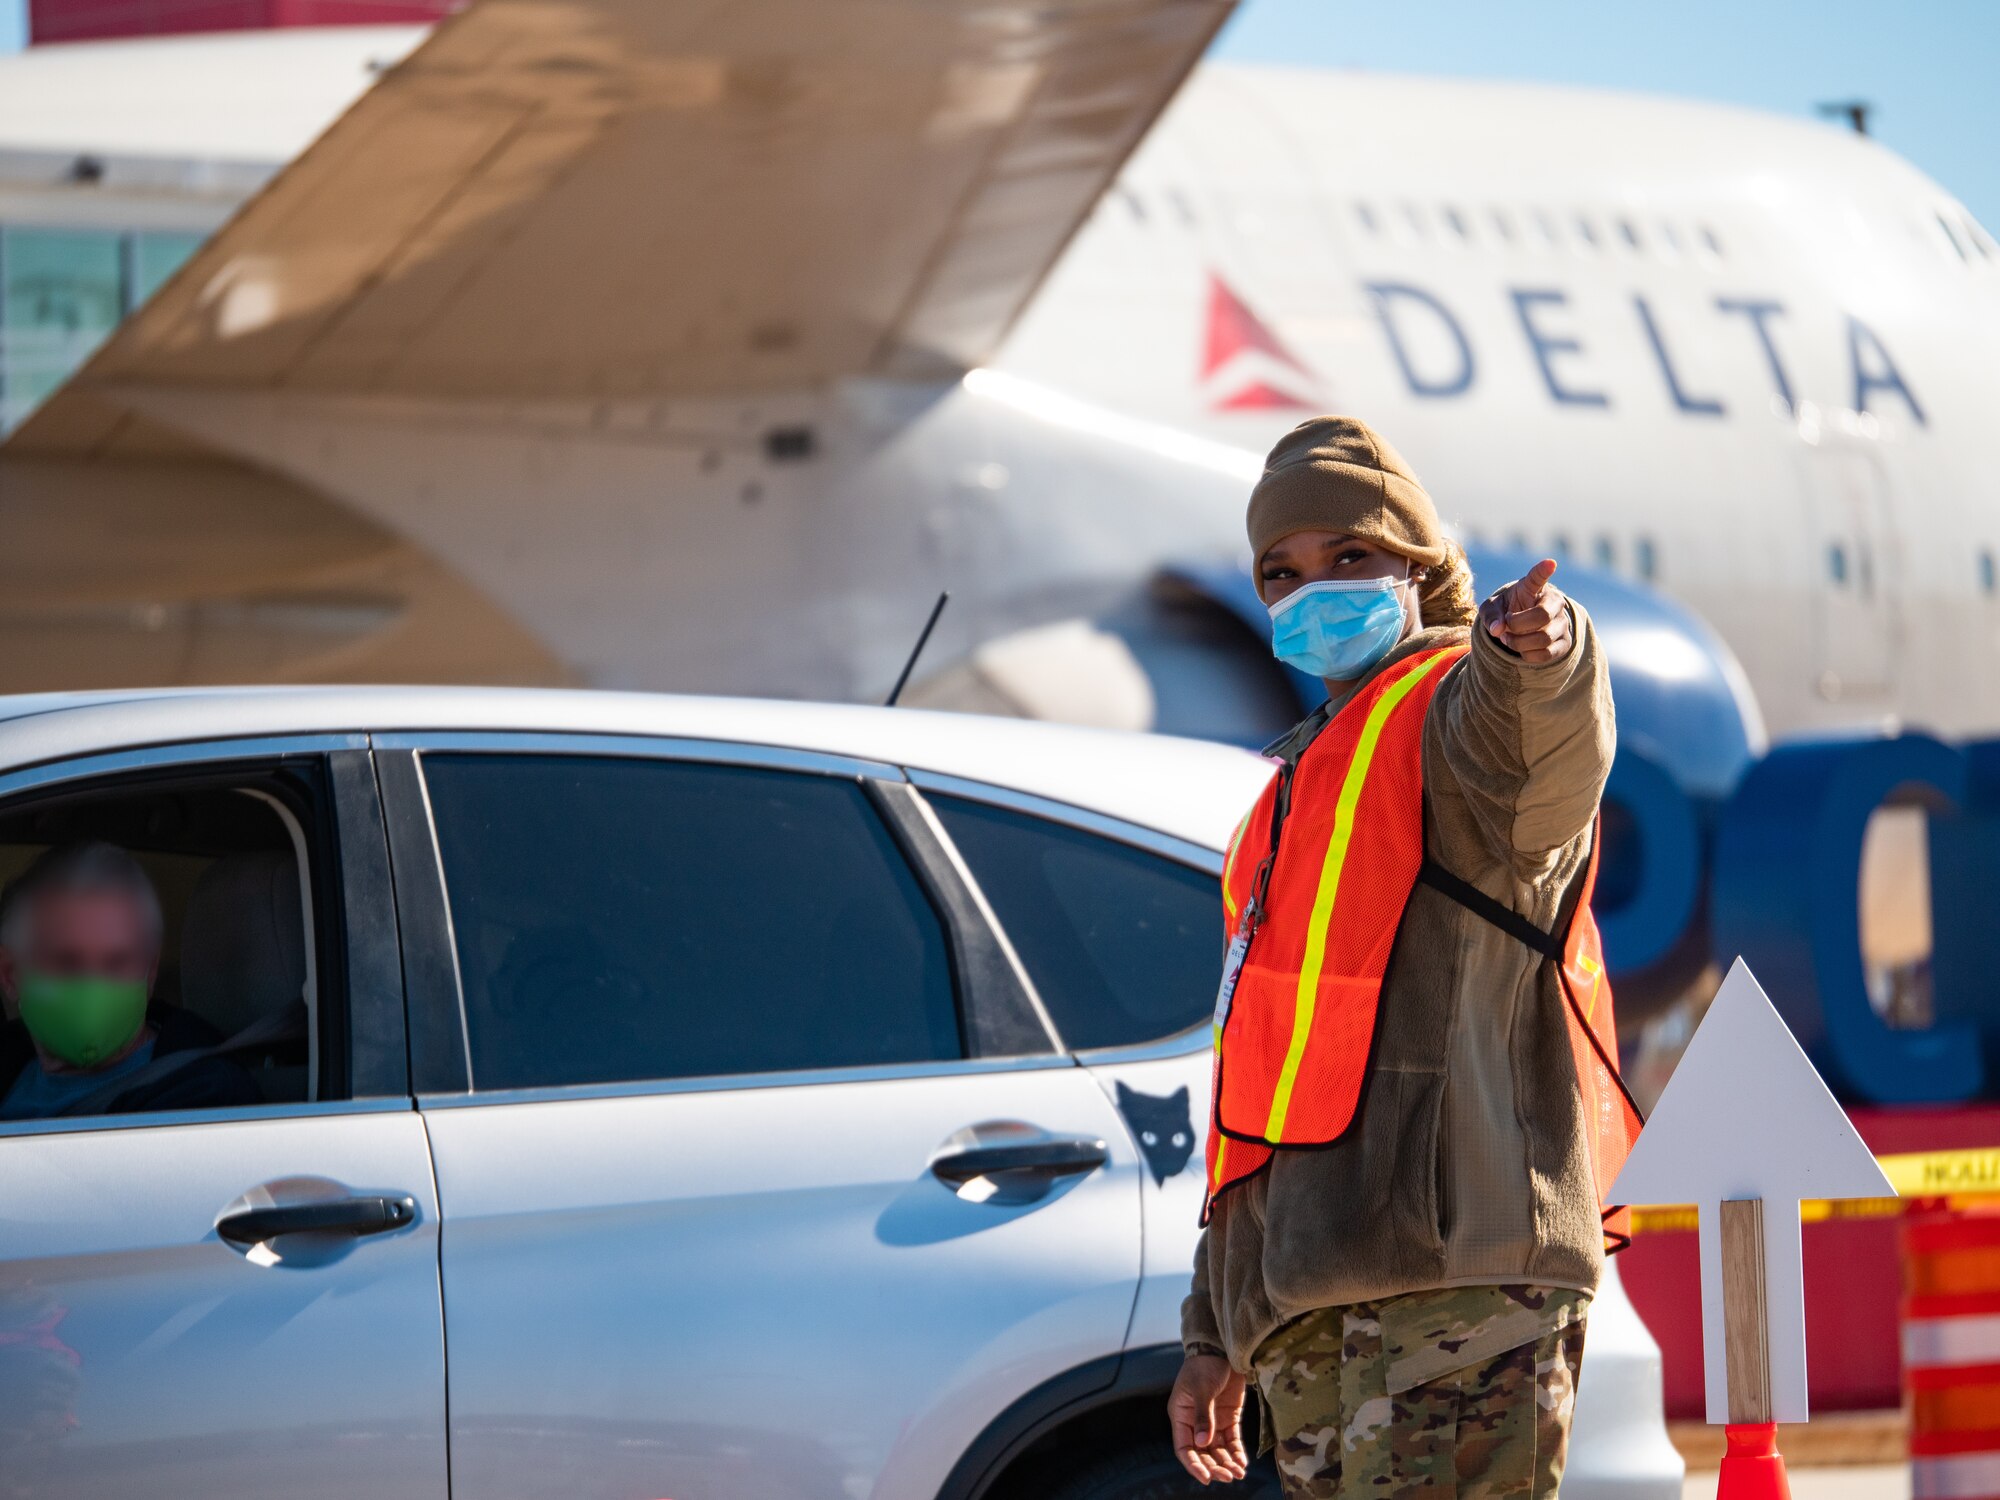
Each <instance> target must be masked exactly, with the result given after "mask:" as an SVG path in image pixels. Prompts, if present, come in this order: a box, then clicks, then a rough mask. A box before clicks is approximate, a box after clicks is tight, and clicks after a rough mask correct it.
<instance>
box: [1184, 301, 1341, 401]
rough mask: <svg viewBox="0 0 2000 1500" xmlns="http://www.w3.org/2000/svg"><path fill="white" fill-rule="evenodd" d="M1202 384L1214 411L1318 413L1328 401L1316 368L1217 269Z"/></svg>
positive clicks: (1205, 341) (1203, 358) (1210, 302)
mask: <svg viewBox="0 0 2000 1500" xmlns="http://www.w3.org/2000/svg"><path fill="white" fill-rule="evenodd" d="M1201 384H1202V388H1203V389H1204V390H1205V391H1206V392H1207V394H1208V405H1209V410H1211V411H1316V410H1318V409H1319V408H1320V407H1321V406H1323V405H1325V402H1324V401H1322V400H1321V399H1320V397H1319V395H1318V385H1319V381H1318V379H1317V377H1315V376H1314V374H1313V372H1312V371H1311V370H1309V369H1307V368H1306V367H1305V365H1304V363H1303V362H1301V361H1300V359H1299V357H1298V356H1297V355H1295V354H1294V353H1292V351H1291V350H1289V349H1287V348H1286V347H1285V346H1284V343H1283V342H1282V341H1281V340H1280V339H1279V338H1278V336H1277V335H1276V334H1275V333H1273V332H1271V330H1270V329H1268V328H1266V327H1265V326H1264V322H1263V320H1262V319H1261V318H1259V317H1258V316H1257V315H1256V314H1255V313H1254V312H1252V311H1251V310H1250V308H1249V305H1248V304H1247V303H1245V302H1244V300H1243V299H1242V298H1241V297H1239V296H1237V295H1236V293H1235V292H1233V291H1232V290H1230V287H1229V283H1228V282H1226V281H1224V280H1223V279H1222V278H1221V277H1220V276H1218V275H1216V274H1215V273H1214V272H1213V271H1211V272H1209V276H1208V334H1207V337H1206V339H1205V340H1204V344H1203V349H1202V357H1201Z"/></svg>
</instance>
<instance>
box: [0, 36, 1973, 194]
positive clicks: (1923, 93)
mask: <svg viewBox="0 0 2000 1500" xmlns="http://www.w3.org/2000/svg"><path fill="white" fill-rule="evenodd" d="M25 11H26V5H25V0H0V49H6V48H12V47H16V46H19V45H20V44H21V41H22V38H23V35H24V32H25V29H26V28H25V23H24V20H23V17H24V15H25ZM1216 51H1217V54H1218V55H1219V56H1223V57H1234V58H1241V59H1244V60H1247V61H1263V62H1293V63H1306V64H1313V63H1323V64H1332V65H1337V66H1343V67H1360V68H1376V69H1381V70H1383V71H1387V72H1401V73H1445V74H1452V75H1456V76H1459V77H1468V78H1522V79H1532V80H1537V81H1541V82H1547V83H1588V84H1595V85H1599V86H1601V87H1608V88H1632V89H1645V90H1648V91H1651V92H1654V93H1662V94H1685V95H1690V96H1693V97H1697V98H1703V99H1718V100H1723V101H1726V102H1728V103H1733V104H1747V105H1752V106H1755V107H1757V108H1760V109H1768V110H1776V111H1779V112H1781V113H1785V114H1795V115H1807V116H1810V115H1811V114H1812V108H1813V105H1814V103H1815V102H1816V101H1818V100H1823V99H1848V98H1863V99H1867V100H1869V101H1871V102H1872V103H1873V104H1874V106H1875V119H1874V131H1875V134H1876V135H1877V136H1878V137H1879V138H1880V139H1881V140H1882V141H1884V142H1885V143H1887V144H1888V145H1890V146H1892V147H1894V148H1895V149H1896V150H1898V151H1900V152H1901V153H1902V154H1903V155H1905V156H1907V157H1908V158H1910V160H1912V161H1914V162H1915V163H1916V164H1917V165H1918V166H1920V167H1922V168H1923V169H1924V170H1925V171H1926V172H1928V173H1930V175H1931V176H1933V177H1935V178H1936V179H1937V180H1938V181H1939V182H1942V183H1943V184H1944V185H1945V186H1946V187H1947V188H1949V189H1950V190H1951V191H1952V192H1954V193H1956V194H1957V195H1958V196H1959V197H1960V198H1962V199H1963V200H1964V201H1965V203H1966V204H1967V206H1969V207H1970V208H1971V209H1972V211H1973V213H1974V214H1976V215H1977V216H1978V217H1979V219H1980V220H1981V221H1982V222H1983V223H1984V224H1985V225H1986V226H1987V228H1988V229H1989V230H1996V231H2000V152H1995V151H1993V150H1992V149H1990V146H1989V145H1988V144H1986V143H1990V142H1991V141H1993V140H1994V139H1995V138H1996V137H2000V89H1996V88H1995V87H1994V78H1995V74H1996V71H2000V0H1915V3H1911V4H1906V5H1902V6H1891V5H1885V4H1883V3H1882V0H1811V3H1807V0H1786V3H1777V0H1677V3H1675V4H1673V5H1639V4H1630V3H1615V0H1613V3H1607V0H1534V3H1530V4H1520V3H1516V4H1498V3H1495V0H1369V3H1367V4H1362V3H1358V0H1244V4H1243V8H1242V9H1241V10H1240V11H1239V12H1238V13H1237V16H1236V18H1235V19H1234V20H1233V21H1232V22H1231V23H1230V25H1229V28H1228V29H1227V30H1226V31H1225V32H1224V33H1223V35H1222V37H1221V39H1220V40H1219V42H1218V43H1217V47H1216Z"/></svg>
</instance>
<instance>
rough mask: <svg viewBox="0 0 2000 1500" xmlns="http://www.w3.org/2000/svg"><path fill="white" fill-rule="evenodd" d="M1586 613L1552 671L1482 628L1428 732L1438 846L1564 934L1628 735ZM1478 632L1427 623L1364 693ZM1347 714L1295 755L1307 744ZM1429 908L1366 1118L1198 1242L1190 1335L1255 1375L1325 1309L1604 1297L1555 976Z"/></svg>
mask: <svg viewBox="0 0 2000 1500" xmlns="http://www.w3.org/2000/svg"><path fill="white" fill-rule="evenodd" d="M1570 610H1571V620H1572V622H1573V624H1574V626H1575V635H1576V644H1575V646H1574V648H1573V649H1572V650H1571V651H1570V653H1569V655H1567V656H1566V657H1564V658H1563V660H1561V661H1559V662H1552V663H1548V664H1546V665H1543V666H1530V665H1528V664H1527V663H1525V662H1523V661H1521V660H1520V658H1518V657H1516V656H1514V655H1512V654H1511V653H1510V652H1508V651H1507V650H1505V649H1504V648H1503V647H1501V646H1500V645H1499V644H1498V643H1497V642H1496V641H1494V640H1493V638H1492V637H1491V636H1489V635H1487V634H1486V633H1485V632H1484V631H1483V630H1477V629H1475V630H1474V631H1473V632H1472V649H1471V651H1470V652H1469V653H1468V654H1467V656H1466V657H1465V659H1464V661H1462V662H1461V663H1460V664H1459V665H1458V666H1457V667H1456V668H1455V669H1454V670H1453V672H1452V674H1451V675H1450V676H1449V677H1448V678H1446V679H1445V681H1444V682H1443V683H1442V684H1441V685H1440V686H1439V688H1438V692H1437V696H1436V697H1435V698H1434V699H1433V701H1432V703H1431V708H1430V713H1429V717H1428V719H1427V720H1426V722H1425V725H1424V802H1425V812H1424V817H1425V827H1426V833H1427V836H1428V838H1429V839H1430V848H1431V852H1432V854H1433V855H1434V856H1435V857H1436V858H1437V859H1438V860H1439V862H1440V863H1442V864H1443V865H1444V866H1445V867H1446V868H1447V869H1449V870H1451V871H1452V872H1454V873H1455V874H1457V875H1459V876H1461V877H1462V878H1464V879H1465V880H1468V881H1470V882H1471V883H1472V884H1474V885H1476V886H1478V887H1479V889H1480V890H1482V891H1484V892H1486V893H1487V894H1488V895H1490V896H1492V897H1494V898H1495V899H1497V900H1499V901H1503V902H1505V903H1506V904H1507V905H1509V906H1511V907H1513V909H1514V910H1516V911H1518V912H1520V913H1521V914H1522V915H1523V916H1525V917H1527V918H1528V920H1530V921H1532V922H1534V923H1536V924H1537V925H1538V926H1541V927H1543V928H1550V927H1552V926H1554V924H1555V922H1556V920H1557V917H1558V914H1559V908H1560V907H1561V905H1562V902H1563V898H1564V896H1565V895H1566V894H1567V893H1568V891H1569V889H1570V887H1571V885H1572V884H1573V883H1574V882H1575V881H1576V880H1578V879H1579V878H1580V877H1581V876H1582V873H1583V869H1584V864H1585V861H1586V857H1587V855H1588V854H1589V849H1590V838H1591V828H1592V822H1593V820H1594V818H1595V817H1596V814H1597V802H1598V796H1599V794H1600V793H1601V792H1602V791H1603V789H1604V778H1605V774H1606V773H1607V772H1608V771H1609V769H1610V766H1611V756H1612V751H1613V749H1614V747H1615V740H1614V730H1613V720H1612V707H1611V688H1610V684H1609V682H1608V680H1607V678H1606V676H1605V666H1604V654H1603V650H1602V648H1601V646H1600V644H1599V642H1598V639H1597V634H1596V631H1595V630H1594V629H1592V627H1591V624H1590V619H1589V617H1588V615H1586V614H1585V613H1584V611H1583V610H1582V609H1581V608H1579V607H1577V606H1576V605H1575V604H1574V603H1573V602H1572V604H1571V606H1570ZM1465 637H1466V631H1465V630H1464V629H1462V628H1460V629H1432V630H1425V631H1423V632H1421V633H1420V634H1418V635H1414V636H1411V637H1410V638H1409V639H1407V640H1405V641H1404V642H1402V643H1401V644H1400V645H1399V646H1397V648H1396V649H1395V650H1394V651H1392V652H1390V653H1389V655H1388V656H1386V657H1384V658H1383V660H1382V661H1381V662H1379V663H1377V665H1376V667H1375V669H1374V671H1373V672H1370V673H1369V675H1368V677H1365V678H1363V679H1362V682H1361V683H1357V684H1356V690H1358V689H1359V687H1360V686H1361V685H1362V684H1365V683H1366V682H1368V681H1370V680H1372V678H1373V677H1374V676H1375V674H1376V673H1377V672H1380V671H1382V670H1384V669H1385V668H1387V667H1389V666H1391V665H1393V664H1394V663H1396V662H1398V661H1401V660H1403V659H1404V658H1406V657H1408V656H1410V655H1412V654H1413V653H1415V652H1418V651H1427V650H1431V649H1433V648H1435V647H1438V646H1443V645H1449V644H1451V643H1453V642H1456V641H1460V640H1464V639H1465ZM1350 696H1351V694H1350ZM1341 701H1342V702H1345V701H1346V700H1345V699H1343V700H1341ZM1337 707H1338V705H1337V704H1335V705H1330V708H1329V710H1321V711H1320V712H1319V713H1318V714H1316V715H1315V716H1314V717H1313V718H1311V719H1308V720H1307V721H1306V722H1305V723H1304V724H1302V725H1300V726H1299V729H1298V730H1297V731H1295V732H1294V734H1293V735H1291V736H1288V737H1287V739H1286V741H1284V742H1282V743H1281V747H1280V748H1281V751H1287V752H1289V753H1291V754H1297V753H1298V751H1299V750H1301V749H1303V747H1304V745H1305V743H1307V740H1308V738H1309V736H1310V734H1312V733H1313V732H1315V731H1316V730H1317V728H1318V727H1319V725H1320V724H1322V723H1324V720H1325V716H1326V713H1327V712H1329V711H1330V710H1331V709H1336V708H1337ZM1410 902H1411V905H1410V910H1409V912H1408V915H1407V917H1406V919H1405V922H1404V924H1403V931H1402V935H1401V936H1400V937H1399V938H1398V939H1397V942H1396V948H1395V952H1394V954H1393V955H1392V957H1391V958H1390V961H1389V971H1388V975H1387V979H1386V982H1385V984H1384V987H1383V992H1382V1002H1381V1004H1382V1013H1381V1018H1380V1021H1379V1023H1378V1029H1379V1034H1378V1038H1377V1042H1376V1047H1375V1056H1374V1058H1373V1061H1372V1062H1371V1064H1370V1066H1369V1070H1368V1076H1367V1079H1366V1081H1365V1082H1364V1083H1363V1085H1362V1096H1361V1107H1360V1110H1359V1112H1358V1114H1357V1116H1356V1119H1355V1123H1354V1125H1353V1126H1352V1127H1351V1128H1350V1129H1349V1130H1348V1132H1347V1134H1346V1135H1344V1136H1343V1137H1342V1138H1341V1139H1340V1140H1338V1141H1336V1142H1335V1143H1334V1144H1333V1145H1331V1146H1328V1147H1326V1148H1324V1149H1321V1150H1299V1151H1280V1152H1278V1153H1277V1154H1276V1156H1275V1158H1274V1159H1273V1161H1272V1162H1271V1165H1270V1167H1269V1169H1268V1170H1266V1171H1264V1172H1262V1173H1259V1174H1258V1175H1257V1176H1256V1177H1254V1178H1252V1179H1250V1180H1249V1181H1247V1182H1244V1183H1242V1184H1240V1185H1238V1186H1236V1187H1234V1188H1232V1189H1230V1190H1229V1191H1228V1192H1227V1193H1225V1194H1224V1195H1223V1196H1222V1198H1221V1199H1220V1201H1218V1203H1217V1204H1216V1206H1215V1212H1214V1214H1213V1215H1212V1216H1211V1218H1210V1221H1209V1225H1208V1228H1207V1230H1206V1231H1204V1233H1203V1234H1202V1237H1201V1240H1200V1242H1199V1244H1198V1245H1197V1246H1196V1249H1195V1263H1194V1286H1193V1289H1192V1291H1191V1292H1190V1293H1189V1295H1188V1298H1187V1300H1186V1301H1185V1302H1183V1303H1182V1304H1181V1338H1182V1342H1183V1343H1184V1344H1185V1345H1186V1346H1188V1347H1189V1348H1191V1349H1192V1348H1206V1349H1213V1350H1219V1351H1221V1352H1222V1353H1224V1354H1226V1355H1227V1356H1228V1357H1229V1362H1230V1364H1232V1365H1233V1366H1235V1367H1236V1368H1237V1369H1238V1370H1243V1371H1248V1370H1249V1368H1250V1362H1251V1356H1252V1354H1253V1353H1254V1352H1255V1351H1256V1348H1257V1346H1258V1345H1259V1344H1260V1343H1262V1342H1263V1341H1264V1339H1265V1338H1266V1337H1267V1336H1268V1335H1269V1334H1270V1333H1271V1332H1272V1331H1273V1330H1274V1329H1276V1328H1277V1327H1278V1326H1279V1325H1280V1324H1283V1323H1285V1322H1288V1321H1289V1320H1291V1319H1292V1318H1295V1317H1298V1316H1299V1315H1301V1314H1303V1313H1308V1312H1311V1311H1313V1310H1315V1309H1317V1308H1321V1307H1335V1306H1339V1305H1342V1304H1344V1303H1350V1302H1367V1301H1374V1300H1377V1299H1380V1298H1386V1297H1395V1296H1400V1295H1402V1294H1403V1293H1406V1292H1415V1291H1425V1290H1429V1289H1432V1288H1436V1287H1445V1286H1468V1285H1487V1284H1493V1285H1498V1284H1501V1283H1520V1282H1532V1283H1538V1284H1540V1285H1543V1286H1557V1287H1572V1288H1575V1289H1577V1290H1580V1291H1586V1292H1590V1291H1595V1290H1596V1287H1597V1280H1598V1275H1599V1273H1600V1271H1601V1270H1602V1268H1603V1263H1604V1256H1603V1238H1602V1234H1601V1232H1600V1228H1599V1219H1598V1205H1597V1192H1596V1186H1595V1183H1594V1182H1593V1181H1592V1176H1591V1168H1590V1159H1589V1155H1588V1146H1587V1143H1586V1140H1585V1136H1584V1122H1583V1110H1582V1104H1581V1099H1580V1096H1579V1093H1578V1090H1577V1085H1576V1073H1575V1064H1574V1063H1573V1062H1572V1061H1571V1057H1570V1049H1569V1036H1568V1032H1567V1029H1566V1027H1567V1023H1566V1022H1565V1020H1564V1016H1563V1008H1562V1007H1563V1000H1562V996H1561V994H1560V993H1559V992H1558V990H1557V987H1556V982H1555V978H1554V976H1553V974H1552V973H1551V972H1550V966H1549V965H1548V964H1547V962H1546V961H1545V960H1543V959H1542V958H1541V956H1540V955H1539V954H1536V953H1534V952H1532V951H1530V950H1529V949H1528V948H1527V947H1526V946H1524V945H1523V944H1521V943H1519V942H1517V941H1516V940H1515V939H1513V938H1511V937H1509V936H1507V935H1506V934H1505V933H1503V932H1501V931H1499V930H1498V929H1497V928H1495V927H1493V926H1492V925H1491V924H1490V923H1487V922H1485V921H1483V920H1481V919H1480V918H1479V917H1476V916H1474V915H1473V914H1472V913H1471V912H1469V911H1467V910H1466V909H1465V908H1464V907H1462V906H1460V905H1459V904H1458V903H1456V902H1454V901H1452V900H1450V899H1449V898H1447V897H1445V896H1443V895H1441V894H1439V893H1438V892H1437V891H1435V890H1433V889H1432V888H1431V887H1429V886H1418V887H1417V888H1416V890H1415V891H1414V892H1413V893H1412V894H1411V897H1410Z"/></svg>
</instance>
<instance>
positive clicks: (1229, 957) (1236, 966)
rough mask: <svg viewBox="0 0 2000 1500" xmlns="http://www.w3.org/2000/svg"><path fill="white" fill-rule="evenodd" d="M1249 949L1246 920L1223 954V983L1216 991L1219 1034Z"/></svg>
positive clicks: (1227, 1018)
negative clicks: (1244, 957)
mask: <svg viewBox="0 0 2000 1500" xmlns="http://www.w3.org/2000/svg"><path fill="white" fill-rule="evenodd" d="M1249 951H1250V924H1249V923H1248V922H1245V923H1243V924H1242V925H1241V926H1239V927H1238V928H1237V929H1236V936H1235V937H1233V938H1231V939H1230V940H1229V951H1228V952H1227V953H1225V954H1223V956H1222V983H1221V985H1220V986H1219V987H1218V988H1217V989H1216V992H1215V1033H1216V1035H1217V1036H1220V1035H1221V1034H1222V1028H1223V1027H1224V1026H1225V1025H1226V1024H1227V1023H1228V1021H1229V1002H1230V1001H1231V1000H1233V999H1235V998H1236V981H1237V979H1238V977H1239V976H1240V975H1241V974H1242V973H1243V956H1244V955H1245V954H1246V953H1248V952H1249Z"/></svg>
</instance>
